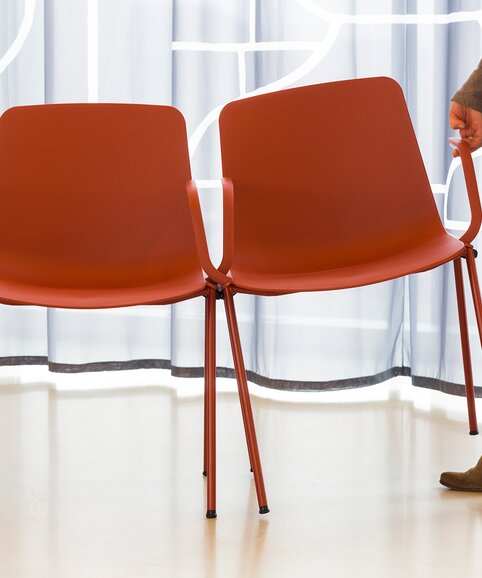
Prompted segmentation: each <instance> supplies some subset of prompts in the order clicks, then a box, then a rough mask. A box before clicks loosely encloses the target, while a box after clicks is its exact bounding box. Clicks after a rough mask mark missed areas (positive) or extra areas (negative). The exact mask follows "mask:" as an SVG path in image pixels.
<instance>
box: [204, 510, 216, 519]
mask: <svg viewBox="0 0 482 578" xmlns="http://www.w3.org/2000/svg"><path fill="white" fill-rule="evenodd" d="M216 517H217V514H216V510H208V511H207V512H206V518H216Z"/></svg>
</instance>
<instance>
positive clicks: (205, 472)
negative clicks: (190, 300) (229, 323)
mask: <svg viewBox="0 0 482 578" xmlns="http://www.w3.org/2000/svg"><path fill="white" fill-rule="evenodd" d="M208 320H209V299H208V296H207V295H205V303H204V440H203V476H207V475H208V400H209V387H208V365H209V339H208V334H209V322H208Z"/></svg>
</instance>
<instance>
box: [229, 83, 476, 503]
mask: <svg viewBox="0 0 482 578" xmlns="http://www.w3.org/2000/svg"><path fill="white" fill-rule="evenodd" d="M220 130H221V152H222V163H223V174H224V177H225V178H224V181H223V183H224V200H225V208H224V251H225V252H224V258H223V261H222V263H221V265H220V267H219V271H220V272H221V273H222V274H225V275H228V276H229V277H230V278H231V282H230V284H229V285H225V286H224V290H223V292H224V303H225V306H226V311H227V317H228V324H229V330H230V336H231V341H232V348H233V351H234V354H235V360H236V375H237V378H238V380H239V381H240V382H241V387H242V388H243V389H245V391H247V388H246V385H245V383H246V376H245V372H244V366H243V361H242V353H241V346H240V342H239V335H238V329H237V324H236V316H235V310H234V304H233V295H234V294H235V293H251V294H256V295H283V294H288V293H294V292H302V291H326V290H333V289H345V288H348V287H359V286H363V285H368V284H371V283H378V282H380V281H386V280H388V279H394V278H397V277H401V276H403V275H409V274H411V273H418V272H420V271H427V270H429V269H432V268H434V267H437V266H439V265H442V264H443V263H448V262H449V261H453V264H454V268H455V281H456V287H457V302H458V309H459V319H460V332H461V338H462V339H461V340H462V351H463V361H464V370H465V380H466V392H467V402H468V411H469V426H470V433H471V434H476V433H478V429H477V421H476V412H475V400H474V385H473V378H472V369H471V361H470V349H469V338H468V331H467V319H466V310H465V300H464V289H463V280H462V273H461V258H465V259H466V263H467V266H468V271H469V278H470V282H471V288H472V295H473V300H474V304H475V310H476V315H477V323H478V329H479V334H480V337H481V343H482V307H481V299H480V290H479V286H478V282H477V273H476V270H475V260H474V258H475V252H474V248H473V247H472V245H471V242H472V240H473V239H474V238H475V236H476V234H477V232H478V230H479V228H480V224H481V217H482V212H481V206H480V201H479V195H478V191H477V184H476V180H475V174H474V169H473V165H472V159H471V155H470V153H469V151H468V148H467V146H466V144H465V143H463V142H460V141H457V142H454V146H456V147H457V148H458V150H459V153H460V156H461V159H462V164H463V168H464V173H465V178H466V182H467V189H468V194H469V201H470V207H471V211H472V222H471V224H470V226H469V228H468V230H467V231H466V233H464V234H463V235H462V237H461V238H460V239H456V238H455V237H453V236H452V235H450V234H449V233H447V232H446V231H445V229H444V227H443V225H442V223H441V221H440V218H439V214H438V212H437V208H436V205H435V202H434V198H433V194H432V191H431V188H430V184H429V181H428V179H427V175H426V173H425V169H424V166H423V162H422V158H421V156H420V151H419V149H418V146H417V141H416V138H415V134H414V132H413V128H412V125H411V122H410V118H409V115H408V111H407V107H406V105H405V101H404V98H403V94H402V91H401V89H400V87H399V86H398V84H397V83H396V82H395V81H393V80H391V79H388V78H368V79H360V80H349V81H343V82H333V83H328V84H319V85H314V86H306V87H302V88H294V89H291V90H284V91H280V92H277V93H271V94H266V95H261V96H256V97H253V98H247V99H243V100H238V101H235V102H232V103H230V104H228V105H227V106H226V107H225V108H224V109H223V111H222V113H221V117H220ZM243 404H245V405H249V398H247V399H245V400H244V401H243ZM245 413H246V415H247V416H248V418H247V419H246V418H245V426H246V430H247V431H246V433H247V436H248V440H249V447H250V456H251V463H252V465H253V469H254V471H255V476H257V477H258V480H257V489H258V499H259V502H260V505H265V504H266V495H265V493H264V487H263V484H262V472H261V467H260V464H259V459H258V454H257V448H256V437H255V433H254V425H253V424H252V420H250V418H249V414H250V412H249V408H247V409H246V411H245Z"/></svg>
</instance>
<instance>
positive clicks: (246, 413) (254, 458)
mask: <svg viewBox="0 0 482 578" xmlns="http://www.w3.org/2000/svg"><path fill="white" fill-rule="evenodd" d="M224 306H225V308H226V317H227V321H228V329H229V339H230V341H231V349H232V351H233V359H234V371H235V373H236V381H237V383H238V392H239V401H240V404H241V411H242V414H243V421H244V428H245V433H246V442H247V445H248V453H249V459H250V462H251V468H252V470H253V474H254V483H255V485H256V493H257V496H258V504H259V513H260V514H266V513H268V512H269V508H268V500H267V498H266V491H265V488H264V480H263V471H262V469H261V460H260V458H259V451H258V442H257V440H256V430H255V427H254V421H253V412H252V409H251V401H250V399H249V390H248V383H247V380H246V370H245V368H244V361H243V353H242V350H241V341H240V339H239V331H238V323H237V321H236V311H235V309H234V301H233V293H232V290H231V288H230V287H226V288H225V289H224Z"/></svg>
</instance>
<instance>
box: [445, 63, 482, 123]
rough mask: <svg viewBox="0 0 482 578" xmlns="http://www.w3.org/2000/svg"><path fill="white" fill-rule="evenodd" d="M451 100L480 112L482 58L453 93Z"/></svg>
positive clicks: (481, 109)
mask: <svg viewBox="0 0 482 578" xmlns="http://www.w3.org/2000/svg"><path fill="white" fill-rule="evenodd" d="M452 100H455V102H458V103H459V104H462V105H463V106H466V107H467V108H472V109H474V110H478V111H479V112H482V60H481V61H480V62H479V66H478V67H477V68H476V69H475V70H474V72H472V74H471V75H470V76H469V78H468V79H467V81H466V82H465V83H464V84H463V85H462V87H461V88H460V89H459V90H458V91H457V92H456V93H455V94H454V96H453V98H452Z"/></svg>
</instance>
